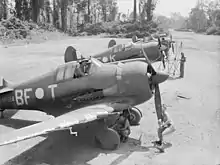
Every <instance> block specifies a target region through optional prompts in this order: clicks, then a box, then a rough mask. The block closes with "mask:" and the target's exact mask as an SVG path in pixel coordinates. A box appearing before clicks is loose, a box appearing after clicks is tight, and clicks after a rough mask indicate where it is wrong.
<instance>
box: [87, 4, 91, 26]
mask: <svg viewBox="0 0 220 165" xmlns="http://www.w3.org/2000/svg"><path fill="white" fill-rule="evenodd" d="M90 5H91V0H88V6H87V7H88V22H89V23H90V13H91V12H90Z"/></svg>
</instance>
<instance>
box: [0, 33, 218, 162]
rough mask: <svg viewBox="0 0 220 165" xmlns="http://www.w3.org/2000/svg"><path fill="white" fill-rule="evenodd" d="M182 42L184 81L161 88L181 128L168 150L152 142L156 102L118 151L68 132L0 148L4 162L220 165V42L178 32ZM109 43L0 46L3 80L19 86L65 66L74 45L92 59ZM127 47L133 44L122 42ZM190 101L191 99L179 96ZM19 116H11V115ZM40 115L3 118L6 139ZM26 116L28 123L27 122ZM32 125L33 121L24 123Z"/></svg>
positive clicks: (148, 106) (0, 127)
mask: <svg viewBox="0 0 220 165" xmlns="http://www.w3.org/2000/svg"><path fill="white" fill-rule="evenodd" d="M173 36H174V39H176V40H178V41H183V44H184V53H185V55H186V57H187V62H186V70H185V77H184V79H176V80H168V81H167V82H165V83H163V84H161V85H160V90H161V93H162V99H163V100H162V101H163V103H165V104H166V105H167V106H168V111H169V113H170V114H171V116H172V118H173V120H174V122H175V125H176V128H177V131H176V132H175V133H174V134H173V135H171V136H168V137H166V141H167V142H169V146H168V148H167V149H166V152H165V153H162V154H161V153H158V152H157V150H156V149H155V148H153V147H152V144H151V141H152V140H155V139H156V138H157V136H156V129H157V121H156V115H155V113H154V111H155V109H154V100H153V98H152V99H151V100H150V101H149V102H147V103H145V104H143V105H140V106H139V108H141V109H142V110H143V114H144V117H143V119H142V121H141V125H140V126H137V127H133V128H132V135H131V139H130V140H129V142H128V143H127V144H122V146H121V148H120V149H119V150H117V151H112V152H106V151H102V150H100V149H97V148H94V146H93V145H91V142H90V140H89V134H91V132H84V133H82V135H79V137H72V136H71V135H69V134H68V132H59V133H54V134H50V135H49V137H48V138H46V137H37V138H33V139H30V140H26V141H23V142H19V143H17V144H13V145H8V146H4V147H0V164H13V165H14V164H25V165H35V164H41V165H43V164H44V165H46V164H49V165H61V164H65V165H70V164H72V165H84V164H85V165H90V164H91V165H99V164H100V165H161V164H162V165H217V164H220V102H219V99H220V90H219V89H220V76H219V72H220V70H219V68H220V66H219V64H220V56H219V55H220V38H219V37H217V36H204V35H198V34H194V33H183V32H174V33H173ZM108 41H109V39H103V38H98V37H95V38H94V37H93V38H71V39H69V38H68V39H65V40H56V41H47V42H45V43H43V44H29V45H27V46H14V47H9V48H0V75H1V76H4V78H5V79H7V80H11V81H14V82H21V81H23V80H27V79H29V78H31V77H35V76H37V75H40V74H42V73H44V72H46V71H49V70H50V69H52V68H54V67H55V66H57V65H58V64H59V63H63V53H64V51H65V48H66V47H67V46H68V45H73V46H75V47H76V48H78V49H79V50H80V51H81V53H82V54H86V55H92V54H93V53H96V52H100V51H102V50H105V49H106V48H107V44H108ZM117 41H118V43H126V42H128V41H129V40H127V39H117ZM178 95H181V96H185V97H187V98H188V99H182V98H179V97H177V96H178ZM13 114H14V113H13V112H7V113H6V115H8V116H11V115H13ZM50 117H51V116H47V115H45V114H44V113H42V112H37V111H33V112H25V111H19V112H18V113H16V114H14V115H13V117H12V119H7V120H6V119H4V120H1V121H0V134H3V133H7V132H9V131H13V130H14V129H18V128H21V127H24V126H27V125H30V124H33V122H32V120H35V121H42V120H47V119H49V118H50ZM22 119H23V120H22ZM24 120H28V121H24Z"/></svg>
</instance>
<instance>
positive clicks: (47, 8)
mask: <svg viewBox="0 0 220 165" xmlns="http://www.w3.org/2000/svg"><path fill="white" fill-rule="evenodd" d="M45 12H46V20H47V22H48V23H50V22H51V20H50V14H51V12H52V11H51V8H50V0H46V1H45Z"/></svg>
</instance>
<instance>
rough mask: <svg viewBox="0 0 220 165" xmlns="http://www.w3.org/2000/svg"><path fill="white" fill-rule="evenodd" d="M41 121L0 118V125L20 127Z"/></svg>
mask: <svg viewBox="0 0 220 165" xmlns="http://www.w3.org/2000/svg"><path fill="white" fill-rule="evenodd" d="M38 122H39V121H31V120H23V119H10V118H9V119H7V118H5V119H0V125H4V126H6V127H11V128H14V129H20V128H22V127H26V126H29V125H32V124H36V123H38Z"/></svg>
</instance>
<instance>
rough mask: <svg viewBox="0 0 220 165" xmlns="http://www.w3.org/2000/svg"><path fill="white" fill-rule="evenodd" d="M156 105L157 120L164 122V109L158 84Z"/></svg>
mask: <svg viewBox="0 0 220 165" xmlns="http://www.w3.org/2000/svg"><path fill="white" fill-rule="evenodd" d="M154 103H155V109H156V113H157V118H158V120H159V119H161V120H162V121H163V109H162V104H161V95H160V88H159V85H158V84H155V94H154Z"/></svg>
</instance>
